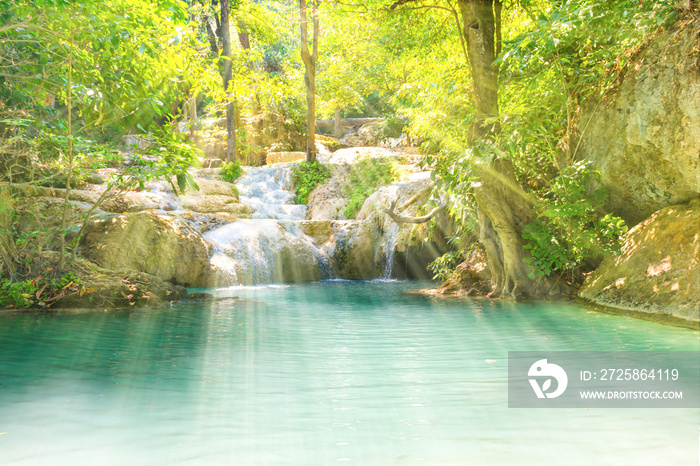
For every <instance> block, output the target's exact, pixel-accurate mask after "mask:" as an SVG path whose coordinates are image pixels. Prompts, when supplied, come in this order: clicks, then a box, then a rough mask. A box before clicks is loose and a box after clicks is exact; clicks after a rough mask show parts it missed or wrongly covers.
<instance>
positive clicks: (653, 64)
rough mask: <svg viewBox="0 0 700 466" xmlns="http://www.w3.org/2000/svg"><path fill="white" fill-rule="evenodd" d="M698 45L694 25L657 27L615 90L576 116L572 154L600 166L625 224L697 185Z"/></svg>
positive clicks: (610, 203) (691, 193) (686, 195)
mask: <svg viewBox="0 0 700 466" xmlns="http://www.w3.org/2000/svg"><path fill="white" fill-rule="evenodd" d="M698 47H700V35H699V34H697V27H688V28H687V30H685V31H683V32H678V31H667V32H664V33H662V34H660V36H659V37H658V38H656V39H654V40H653V41H652V42H651V43H650V45H649V46H648V47H647V48H646V49H645V50H643V51H642V52H641V54H640V56H639V58H638V59H637V60H636V63H637V66H635V67H633V68H631V69H630V70H629V71H628V72H627V73H626V74H625V75H624V78H623V81H622V83H621V84H620V87H619V90H618V91H617V93H616V94H614V95H612V96H608V97H607V98H606V99H605V100H603V102H600V103H598V102H592V103H590V104H589V105H587V108H586V109H585V110H584V112H583V114H582V116H581V119H580V122H581V123H580V129H581V131H582V139H581V146H580V148H579V154H580V156H583V157H587V158H588V159H589V160H590V161H591V162H592V166H593V168H595V169H598V170H600V172H601V173H602V179H601V182H600V183H602V186H603V187H605V188H606V189H607V190H608V192H609V193H610V197H609V198H608V200H607V201H606V202H607V205H606V207H607V208H608V209H609V210H611V211H612V212H614V213H615V214H616V215H619V216H620V217H622V218H623V219H625V221H626V222H627V223H628V224H629V225H636V224H637V223H639V222H640V221H642V220H644V219H645V218H647V217H649V216H650V215H651V214H652V213H653V212H655V211H657V210H659V209H661V208H662V207H665V206H668V205H673V204H680V203H685V202H688V201H689V200H690V199H692V198H693V197H696V196H697V195H698V193H699V192H700V157H699V156H698V154H700V73H698V72H697V71H696V70H695V69H693V67H694V66H695V65H694V63H693V62H694V61H695V58H693V56H692V53H693V52H692V51H693V50H698ZM598 186H599V183H597V182H593V186H591V188H597V187H598Z"/></svg>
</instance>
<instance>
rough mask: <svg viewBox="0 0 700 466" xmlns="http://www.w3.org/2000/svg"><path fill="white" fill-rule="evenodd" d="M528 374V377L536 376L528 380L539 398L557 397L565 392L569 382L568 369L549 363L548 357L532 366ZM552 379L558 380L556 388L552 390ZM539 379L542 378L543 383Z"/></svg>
mask: <svg viewBox="0 0 700 466" xmlns="http://www.w3.org/2000/svg"><path fill="white" fill-rule="evenodd" d="M527 375H528V377H535V378H534V379H533V378H530V379H528V380H529V381H530V385H532V389H533V390H534V391H535V395H537V398H545V397H547V398H556V397H558V396H559V395H561V394H562V393H564V390H566V386H567V385H568V383H569V378H568V377H567V376H566V371H564V369H562V368H561V367H560V366H557V365H556V364H552V363H548V362H547V360H546V359H540V360H539V361H536V362H535V363H534V364H533V365H532V366H530V370H529V371H528V373H527ZM552 379H554V380H556V381H557V385H556V390H554V391H551V392H550V391H549V389H550V388H552ZM539 380H542V385H540V382H539Z"/></svg>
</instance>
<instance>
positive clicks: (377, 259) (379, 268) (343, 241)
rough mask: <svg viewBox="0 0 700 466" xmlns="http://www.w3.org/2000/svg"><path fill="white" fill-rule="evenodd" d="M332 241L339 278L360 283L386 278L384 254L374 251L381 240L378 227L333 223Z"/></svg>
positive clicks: (367, 223)
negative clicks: (363, 280) (360, 281)
mask: <svg viewBox="0 0 700 466" xmlns="http://www.w3.org/2000/svg"><path fill="white" fill-rule="evenodd" d="M330 241H331V243H332V248H330V249H331V250H332V251H333V255H332V261H333V266H334V268H335V271H336V274H337V276H338V277H339V278H344V279H349V280H360V279H370V278H377V277H381V276H382V275H383V274H382V272H383V271H384V267H383V264H382V263H381V262H382V257H381V253H379V251H378V250H377V248H375V245H377V244H378V242H379V241H380V238H379V234H378V228H377V227H376V225H374V224H373V222H371V221H364V222H358V221H354V220H343V221H336V222H333V235H332V236H331V238H330Z"/></svg>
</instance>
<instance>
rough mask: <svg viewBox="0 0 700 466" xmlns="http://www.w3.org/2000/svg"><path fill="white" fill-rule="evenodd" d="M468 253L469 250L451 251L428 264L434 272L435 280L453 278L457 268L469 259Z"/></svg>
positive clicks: (429, 268)
mask: <svg viewBox="0 0 700 466" xmlns="http://www.w3.org/2000/svg"><path fill="white" fill-rule="evenodd" d="M468 254H469V251H468V250H464V251H462V250H458V251H450V252H446V253H445V254H443V255H442V256H440V257H438V258H437V259H435V260H434V261H433V262H431V263H430V264H428V270H430V271H431V272H433V280H439V281H441V282H444V281H446V280H447V279H449V278H452V277H453V275H454V271H455V268H456V267H457V266H458V265H459V264H461V263H462V262H464V261H465V260H466V259H467V255H468Z"/></svg>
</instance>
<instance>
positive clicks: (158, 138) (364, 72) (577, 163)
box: [0, 0, 680, 306]
mask: <svg viewBox="0 0 700 466" xmlns="http://www.w3.org/2000/svg"><path fill="white" fill-rule="evenodd" d="M675 3H676V2H667V1H646V0H617V1H612V2H610V1H602V0H505V1H501V0H431V1H424V0H395V1H383V0H371V1H367V2H353V1H349V0H348V1H338V2H319V1H312V2H305V1H304V0H301V1H300V2H298V3H295V2H286V1H276V0H261V1H253V0H246V1H244V0H240V1H229V0H219V1H217V0H212V1H211V2H209V1H194V0H191V1H187V2H185V1H177V0H159V1H146V0H107V1H105V2H99V3H97V2H89V1H79V0H76V1H69V0H31V1H30V0H5V1H4V2H3V3H2V7H1V8H0V254H1V257H0V277H2V278H1V279H0V280H1V281H0V306H22V305H28V304H32V303H40V305H49V304H51V303H52V302H53V301H55V300H58V299H61V298H62V297H63V296H65V295H66V294H67V293H69V292H70V293H83V292H84V291H85V289H84V288H85V287H84V286H82V285H81V280H80V277H79V276H77V275H79V274H78V272H77V271H76V270H77V269H79V268H80V266H79V264H78V261H79V258H80V254H79V243H80V237H81V234H82V227H83V226H84V224H85V223H86V222H87V221H88V220H89V219H90V217H91V215H92V212H93V210H92V209H88V210H86V211H85V212H84V213H83V215H82V216H80V217H78V218H75V217H71V216H70V215H69V209H68V201H69V199H70V193H71V189H72V188H75V187H78V186H80V185H82V184H84V183H87V182H88V181H90V180H92V179H94V178H95V177H97V176H98V175H97V174H96V172H95V170H96V169H99V168H105V167H119V168H120V169H119V170H116V171H114V172H113V173H112V174H111V175H110V177H109V178H104V179H102V180H101V182H102V183H104V184H106V186H107V188H106V189H105V191H104V196H107V195H108V193H110V192H126V191H129V190H135V189H139V187H140V186H143V184H144V183H145V182H147V181H149V180H153V179H163V180H168V181H170V182H171V183H172V185H173V189H175V190H176V191H180V192H184V191H187V190H196V189H198V187H197V185H196V183H195V182H194V179H193V178H192V176H191V174H190V173H189V172H188V169H190V168H191V167H198V166H200V165H201V163H202V160H203V156H204V155H205V154H203V153H202V150H201V149H202V148H203V147H205V146H207V145H212V144H213V145H216V144H218V145H220V146H221V147H224V148H225V151H224V153H225V156H224V158H226V159H227V160H228V164H227V165H226V166H225V173H224V176H226V177H228V179H229V181H234V180H235V179H236V178H237V177H239V176H240V174H241V169H240V165H260V164H262V163H263V162H264V160H265V154H266V153H267V152H270V151H289V150H301V151H306V152H307V161H308V162H309V166H310V167H313V166H317V165H312V164H311V163H312V162H313V161H314V159H315V151H316V149H315V147H314V144H313V141H314V131H316V128H315V126H314V121H315V120H316V119H329V118H333V117H334V116H335V115H339V116H340V117H342V118H351V117H381V118H383V120H382V123H381V124H380V125H379V133H378V137H379V139H383V138H389V137H392V138H398V137H400V136H402V135H403V136H402V137H403V138H404V139H406V140H408V141H410V144H411V145H414V146H417V147H418V148H419V153H420V154H422V164H423V165H424V166H425V167H426V169H429V170H432V176H433V178H434V180H435V181H436V185H435V190H434V193H433V199H434V203H435V205H443V204H444V205H446V206H447V208H448V211H449V213H450V215H451V216H453V217H454V218H455V219H456V220H457V221H458V224H459V225H460V229H459V231H458V233H457V234H456V235H455V236H454V238H453V243H454V247H455V252H453V253H451V254H450V255H449V256H445V257H444V258H442V259H441V260H440V261H438V263H436V264H435V266H434V269H435V270H436V271H437V272H436V273H437V275H438V276H440V277H441V278H446V277H449V276H450V275H451V273H452V272H451V270H452V269H453V268H454V267H455V266H456V264H457V263H458V262H459V261H458V260H457V259H458V258H460V257H463V256H464V251H466V250H467V249H469V248H474V247H478V248H482V249H483V250H484V252H485V254H486V256H487V258H488V260H489V264H490V267H491V269H492V271H493V276H494V281H495V288H494V295H513V296H516V297H520V296H527V297H536V298H537V297H545V296H556V295H566V294H567V293H568V292H569V290H570V289H571V287H575V286H576V284H577V283H580V281H581V277H582V273H585V272H587V271H590V270H592V269H593V268H595V266H596V265H597V263H599V262H600V260H601V258H602V257H603V256H604V255H606V254H614V253H615V251H616V248H617V247H618V246H619V240H620V237H621V235H623V234H624V233H625V231H626V230H627V226H626V225H625V223H624V221H622V220H621V219H620V218H617V217H615V216H613V215H611V214H610V213H609V212H605V211H604V210H603V209H602V205H603V200H604V199H605V196H606V195H607V194H606V193H605V192H602V191H595V192H591V190H590V189H587V186H588V181H589V180H590V179H591V178H593V177H596V176H598V174H597V173H596V172H595V171H593V170H591V169H590V168H589V166H588V165H587V161H586V159H585V158H584V157H583V155H582V154H581V152H580V150H579V141H580V138H581V135H582V134H583V133H585V131H586V121H582V120H581V119H580V114H581V109H582V107H583V106H584V105H595V103H596V102H599V101H600V100H601V99H602V98H604V96H605V95H606V93H609V92H611V91H612V90H614V89H615V87H616V86H618V85H619V80H620V79H621V76H622V75H623V73H624V72H625V70H626V69H627V68H628V66H629V64H630V63H632V61H633V60H634V58H635V56H636V54H637V53H638V52H639V51H640V50H641V49H643V48H644V46H645V44H646V43H648V41H649V40H651V39H652V38H653V37H654V36H655V35H656V34H658V33H659V31H662V30H663V29H664V28H667V27H670V26H671V25H673V24H674V22H676V21H678V17H679V15H680V13H679V11H680V10H679V9H678V8H675V7H674V5H673V4H675ZM125 135H132V136H130V139H129V141H130V142H131V143H133V144H132V145H128V142H127V140H126V139H125V138H124V136H125ZM134 141H135V142H134ZM309 141H311V143H310V142H309ZM143 142H147V144H144V143H143ZM366 170H367V173H369V174H370V175H371V176H369V177H368V178H370V179H369V180H365V179H364V178H363V177H361V176H359V175H357V174H356V175H355V176H357V183H356V184H357V187H356V191H358V194H357V196H362V195H364V194H362V193H361V192H362V191H363V190H365V191H366V190H367V189H369V188H367V187H366V186H365V184H372V183H375V181H372V180H373V178H372V177H375V178H376V179H380V178H381V179H390V178H391V173H390V171H391V170H390V167H389V168H388V167H383V168H382V167H366ZM305 176H306V177H309V178H311V179H316V181H315V182H318V181H319V180H323V179H325V177H327V173H326V172H325V171H324V170H323V169H322V168H316V169H310V170H307V171H306V172H303V173H302V172H300V173H299V179H300V180H301V181H299V182H300V183H302V184H303V183H304V181H303V178H304V177H305ZM382 177H383V178H382ZM372 189H373V188H372ZM46 190H53V191H52V193H53V194H52V195H53V196H54V197H56V198H58V199H59V200H61V202H63V205H64V207H63V208H62V210H58V211H56V210H51V211H50V212H49V211H48V210H46V209H42V208H41V207H40V206H34V205H33V202H32V198H33V196H35V195H39V194H41V193H45V192H46ZM308 194H309V193H308V190H307V191H302V192H300V193H299V198H298V201H299V202H302V203H303V202H305V199H306V197H307V196H308ZM44 195H45V194H44ZM357 202H361V201H357ZM357 202H355V204H357ZM355 204H353V206H352V207H351V208H350V207H349V209H350V210H351V211H350V212H347V215H348V216H352V215H354V212H355V211H356V210H358V209H359V207H361V204H360V206H359V207H358V206H357V205H355ZM96 205H97V204H96ZM54 212H61V214H60V215H58V216H56V215H55V214H54Z"/></svg>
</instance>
